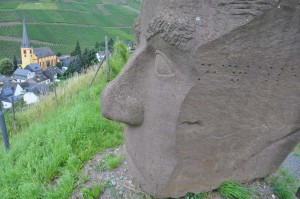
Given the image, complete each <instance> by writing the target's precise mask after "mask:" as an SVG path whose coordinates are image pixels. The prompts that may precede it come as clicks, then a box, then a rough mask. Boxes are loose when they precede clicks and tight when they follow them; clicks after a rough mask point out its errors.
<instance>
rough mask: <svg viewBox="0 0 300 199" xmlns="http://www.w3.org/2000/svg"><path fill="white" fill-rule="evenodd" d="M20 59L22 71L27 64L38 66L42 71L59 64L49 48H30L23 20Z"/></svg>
mask: <svg viewBox="0 0 300 199" xmlns="http://www.w3.org/2000/svg"><path fill="white" fill-rule="evenodd" d="M21 59H22V68H23V69H24V68H25V67H26V66H27V65H29V64H39V65H41V66H42V68H43V69H47V67H48V66H56V64H57V63H58V62H59V59H58V58H57V56H56V54H55V53H54V52H53V51H52V50H51V49H50V48H49V47H41V48H33V47H32V46H31V43H30V40H29V37H28V33H27V29H26V25H25V19H24V20H23V38H22V44H21Z"/></svg>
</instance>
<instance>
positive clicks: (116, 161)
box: [97, 153, 123, 172]
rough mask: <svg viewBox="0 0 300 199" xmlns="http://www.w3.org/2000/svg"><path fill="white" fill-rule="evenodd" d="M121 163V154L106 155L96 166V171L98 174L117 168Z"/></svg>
mask: <svg viewBox="0 0 300 199" xmlns="http://www.w3.org/2000/svg"><path fill="white" fill-rule="evenodd" d="M122 161H123V157H122V155H121V154H115V153H108V154H106V155H105V156H104V157H103V158H102V160H101V162H100V164H99V165H97V170H98V171H100V172H103V171H106V170H109V169H114V168H117V167H118V166H119V165H120V164H121V162H122Z"/></svg>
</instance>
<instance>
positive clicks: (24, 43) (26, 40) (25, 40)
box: [21, 17, 31, 48]
mask: <svg viewBox="0 0 300 199" xmlns="http://www.w3.org/2000/svg"><path fill="white" fill-rule="evenodd" d="M21 47H22V48H31V44H30V40H29V38H28V33H27V29H26V25H25V17H24V18H23V39H22V45H21Z"/></svg>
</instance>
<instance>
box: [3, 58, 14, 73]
mask: <svg viewBox="0 0 300 199" xmlns="http://www.w3.org/2000/svg"><path fill="white" fill-rule="evenodd" d="M13 72H14V65H13V63H12V62H11V61H10V60H9V59H8V58H5V59H2V60H0V73H1V74H2V75H12V74H13Z"/></svg>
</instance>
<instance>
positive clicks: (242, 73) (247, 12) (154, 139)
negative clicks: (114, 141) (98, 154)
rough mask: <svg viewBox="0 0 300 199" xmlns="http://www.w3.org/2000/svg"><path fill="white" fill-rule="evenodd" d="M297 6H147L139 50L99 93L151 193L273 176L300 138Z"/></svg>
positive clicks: (198, 1) (200, 0) (153, 1)
mask: <svg viewBox="0 0 300 199" xmlns="http://www.w3.org/2000/svg"><path fill="white" fill-rule="evenodd" d="M299 22H300V1H299V0H281V1H280V0H249V1H241V0H163V1H162V0H145V1H144V3H143V7H142V12H141V15H140V17H139V19H138V20H137V22H136V23H135V27H134V28H135V33H136V38H137V41H138V43H139V47H138V49H137V50H136V52H135V53H134V55H133V56H132V57H131V59H130V60H129V61H128V63H127V65H126V66H125V67H124V69H123V70H122V72H121V73H120V74H119V76H118V77H117V78H116V79H115V80H114V81H113V82H111V83H110V84H109V85H108V86H107V88H106V89H105V90H104V91H103V94H102V113H103V115H104V116H105V117H107V118H108V119H112V120H116V121H119V122H123V123H125V124H127V125H126V128H125V143H126V148H127V161H128V166H129V171H130V172H131V174H132V175H133V177H134V179H135V182H136V183H138V184H139V185H141V187H142V188H143V189H144V190H145V191H146V192H148V193H150V194H151V195H153V196H156V197H161V198H162V197H179V196H184V195H185V194H186V193H188V192H197V193H199V192H202V191H208V190H212V189H215V188H217V187H218V186H219V185H220V184H221V183H222V182H223V181H226V180H243V181H248V180H252V179H256V178H261V177H265V176H267V175H269V174H270V173H271V172H274V171H275V170H276V169H278V167H279V166H280V164H281V163H282V162H283V160H284V159H285V158H286V156H287V155H288V154H289V152H291V150H292V149H293V148H294V147H295V145H296V144H297V143H299V142H300V131H299V128H300V81H299V78H300V23H299Z"/></svg>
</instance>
